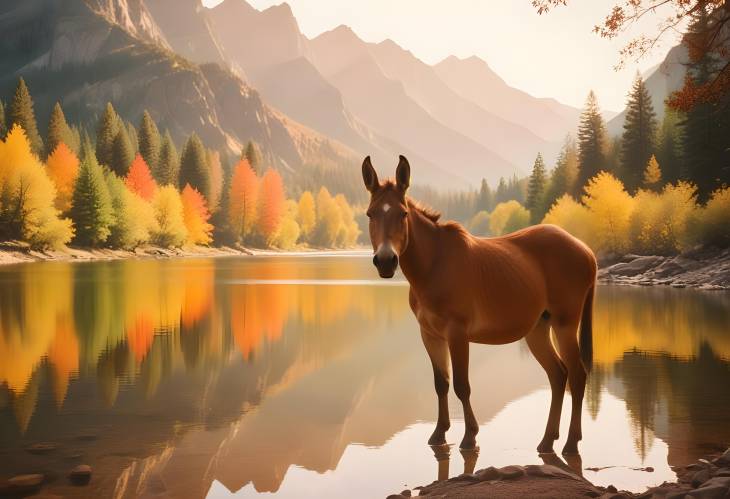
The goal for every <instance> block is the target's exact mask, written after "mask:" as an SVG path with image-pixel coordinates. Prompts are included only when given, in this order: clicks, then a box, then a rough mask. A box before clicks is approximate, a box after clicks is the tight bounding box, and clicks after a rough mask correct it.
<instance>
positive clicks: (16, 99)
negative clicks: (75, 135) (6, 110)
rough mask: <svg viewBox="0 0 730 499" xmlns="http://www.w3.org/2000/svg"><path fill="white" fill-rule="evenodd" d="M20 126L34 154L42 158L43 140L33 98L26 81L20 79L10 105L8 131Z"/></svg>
mask: <svg viewBox="0 0 730 499" xmlns="http://www.w3.org/2000/svg"><path fill="white" fill-rule="evenodd" d="M16 123H17V124H18V125H20V126H21V127H23V130H25V135H26V136H27V137H28V140H29V141H30V147H31V150H32V151H33V153H34V154H35V155H36V156H38V157H41V154H42V152H43V140H42V139H41V135H40V134H39V133H38V123H37V122H36V119H35V112H34V111H33V98H32V97H31V96H30V92H29V91H28V87H27V86H26V84H25V80H24V79H23V78H22V77H20V79H18V86H17V87H15V95H14V96H13V100H12V102H11V103H10V114H9V116H8V123H7V126H8V129H10V128H12V127H13V125H14V124H16Z"/></svg>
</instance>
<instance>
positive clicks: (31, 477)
mask: <svg viewBox="0 0 730 499" xmlns="http://www.w3.org/2000/svg"><path fill="white" fill-rule="evenodd" d="M43 479H44V476H43V475H41V474H39V473H33V474H28V475H17V476H14V477H13V478H10V479H9V480H7V481H6V482H5V483H0V495H2V496H5V495H20V494H30V493H32V492H37V491H38V490H39V489H40V488H41V485H42V484H43Z"/></svg>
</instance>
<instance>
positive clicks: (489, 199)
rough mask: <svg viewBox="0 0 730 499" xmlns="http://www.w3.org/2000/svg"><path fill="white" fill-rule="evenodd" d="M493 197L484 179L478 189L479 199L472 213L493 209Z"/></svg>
mask: <svg viewBox="0 0 730 499" xmlns="http://www.w3.org/2000/svg"><path fill="white" fill-rule="evenodd" d="M493 204H494V196H493V195H492V189H490V188H489V184H488V183H487V180H486V179H482V184H481V186H480V187H479V197H478V198H477V206H476V209H475V210H474V211H482V210H483V211H490V210H491V209H492V208H493Z"/></svg>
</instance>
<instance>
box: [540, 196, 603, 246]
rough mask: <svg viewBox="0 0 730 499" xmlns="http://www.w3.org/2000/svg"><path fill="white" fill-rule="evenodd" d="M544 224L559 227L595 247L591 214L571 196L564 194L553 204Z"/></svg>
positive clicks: (544, 219)
mask: <svg viewBox="0 0 730 499" xmlns="http://www.w3.org/2000/svg"><path fill="white" fill-rule="evenodd" d="M542 223H544V224H553V225H558V226H560V227H562V228H563V229H565V230H567V231H568V232H570V233H571V234H572V235H574V236H575V237H577V238H578V239H580V240H582V241H583V242H585V243H586V244H588V245H589V246H592V245H593V231H592V230H591V225H592V220H591V214H590V213H589V212H588V208H586V207H585V206H583V205H582V204H580V203H578V202H577V201H576V200H575V199H573V198H572V197H571V196H570V195H569V194H564V195H563V196H562V197H560V198H559V199H558V200H557V201H556V202H555V203H554V204H553V206H552V208H550V211H549V212H548V213H547V215H545V218H543V220H542Z"/></svg>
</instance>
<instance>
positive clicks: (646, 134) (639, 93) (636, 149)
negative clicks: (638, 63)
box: [620, 73, 657, 192]
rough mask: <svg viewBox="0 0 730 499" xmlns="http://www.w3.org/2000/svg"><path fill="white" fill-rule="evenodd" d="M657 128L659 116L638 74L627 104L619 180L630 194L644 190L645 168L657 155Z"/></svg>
mask: <svg viewBox="0 0 730 499" xmlns="http://www.w3.org/2000/svg"><path fill="white" fill-rule="evenodd" d="M656 128H657V122H656V113H655V112H654V107H653V106H652V104H651V96H650V95H649V90H648V89H647V88H646V85H644V80H642V79H641V76H640V75H639V74H638V73H637V75H636V78H635V79H634V85H633V87H632V88H631V92H630V93H629V100H628V102H627V104H626V119H625V120H624V133H623V136H622V139H621V170H620V177H621V178H622V179H623V181H624V185H625V186H626V189H627V190H628V191H629V192H636V190H637V189H638V188H639V187H641V184H642V181H643V177H644V170H645V169H646V164H647V163H648V162H649V158H651V155H652V154H653V153H654V145H655V141H656Z"/></svg>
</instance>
